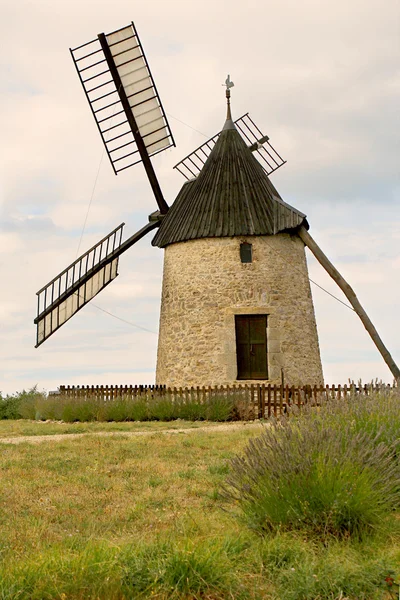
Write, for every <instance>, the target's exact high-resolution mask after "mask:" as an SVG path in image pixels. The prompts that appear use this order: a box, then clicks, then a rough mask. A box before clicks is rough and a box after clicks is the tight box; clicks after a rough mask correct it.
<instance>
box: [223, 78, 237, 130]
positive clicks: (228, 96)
mask: <svg viewBox="0 0 400 600" xmlns="http://www.w3.org/2000/svg"><path fill="white" fill-rule="evenodd" d="M222 85H225V86H226V102H227V113H226V120H227V121H232V115H231V87H233V86H234V85H235V84H234V83H233V81H231V76H230V75H229V74H228V77H227V78H226V79H225V83H223V84H222Z"/></svg>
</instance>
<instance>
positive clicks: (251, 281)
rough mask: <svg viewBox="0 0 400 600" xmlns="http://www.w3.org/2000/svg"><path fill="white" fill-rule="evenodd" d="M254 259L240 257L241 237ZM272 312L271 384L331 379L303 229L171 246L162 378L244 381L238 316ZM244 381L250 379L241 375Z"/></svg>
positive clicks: (170, 381)
mask: <svg viewBox="0 0 400 600" xmlns="http://www.w3.org/2000/svg"><path fill="white" fill-rule="evenodd" d="M242 242H248V243H251V244H252V245H253V262H251V263H242V262H241V261H240V254H239V249H240V244H241V243H242ZM240 314H248V315H251V314H266V315H268V321H267V322H268V329H267V344H268V363H269V364H268V373H269V377H270V379H268V383H280V381H281V369H282V368H283V371H284V378H285V383H288V384H289V385H296V384H302V383H310V384H314V383H317V384H320V383H323V375H322V366H321V358H320V352H319V344H318V334H317V328H316V323H315V315H314V307H313V303H312V298H311V290H310V284H309V280H308V272H307V264H306V258H305V252H304V244H303V242H302V241H301V240H300V238H299V237H298V236H291V235H289V234H282V233H280V234H278V235H274V236H248V237H243V238H242V237H235V238H207V239H199V240H191V241H188V242H181V243H177V244H172V245H170V246H167V247H166V249H165V256H164V277H163V290H162V303H161V315H160V332H159V341H158V356H157V375H156V382H157V384H165V385H167V386H177V387H180V386H192V385H193V386H197V385H199V386H203V385H227V384H233V383H236V382H237V380H236V377H237V363H236V341H235V315H240ZM241 383H243V381H241Z"/></svg>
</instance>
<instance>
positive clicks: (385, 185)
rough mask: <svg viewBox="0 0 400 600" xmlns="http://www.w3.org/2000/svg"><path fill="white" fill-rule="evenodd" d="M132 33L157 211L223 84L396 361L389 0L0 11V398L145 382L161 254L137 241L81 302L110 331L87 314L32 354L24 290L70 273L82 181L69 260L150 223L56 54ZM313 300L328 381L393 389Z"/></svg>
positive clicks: (357, 330)
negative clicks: (142, 59) (147, 86)
mask: <svg viewBox="0 0 400 600" xmlns="http://www.w3.org/2000/svg"><path fill="white" fill-rule="evenodd" d="M132 20H133V21H134V22H135V25H136V27H137V29H138V32H139V35H140V37H141V41H142V44H143V46H144V49H145V52H146V54H147V58H148V60H149V63H150V66H151V69H152V72H153V75H154V78H155V80H156V83H157V87H158V91H159V93H160V96H161V98H162V101H163V104H164V108H165V110H166V112H167V113H168V115H169V120H170V125H171V128H172V130H173V133H174V136H175V140H176V144H177V148H174V149H171V150H168V151H166V152H164V153H162V154H160V155H158V156H157V157H155V159H154V160H153V162H154V166H155V169H156V172H157V174H158V177H159V180H160V183H161V186H162V189H163V191H164V195H165V197H166V199H167V201H168V202H169V203H172V201H173V200H174V198H175V196H176V194H177V192H178V191H179V189H180V187H181V185H182V183H183V179H182V177H181V175H180V174H179V173H177V172H176V171H173V170H172V167H173V165H174V164H175V163H176V162H178V161H179V160H180V159H181V158H183V157H184V156H186V154H188V153H189V152H190V151H191V150H193V149H194V148H196V147H197V146H199V145H200V144H201V143H202V142H203V141H205V139H206V137H205V136H207V137H211V136H212V135H214V134H215V133H217V132H218V131H219V130H220V129H221V127H222V125H223V122H224V118H225V99H224V88H223V87H222V86H221V84H222V83H223V81H224V80H225V78H226V75H227V73H230V75H231V78H232V80H233V81H234V82H235V87H234V88H233V90H232V110H233V114H234V118H237V117H239V116H240V115H242V114H243V113H245V112H249V113H250V115H251V117H252V118H253V119H254V120H255V121H256V123H257V124H258V126H259V127H260V129H262V131H263V132H264V133H266V134H268V135H269V136H270V139H271V142H272V144H273V145H274V146H275V147H276V148H277V150H278V152H279V153H280V154H281V155H283V157H284V158H285V159H286V160H287V161H288V162H287V164H286V165H284V166H283V167H282V168H281V169H280V170H279V171H278V172H276V173H275V174H273V175H272V177H271V179H272V181H273V183H274V185H275V186H276V187H277V188H278V190H279V192H280V194H281V196H282V197H283V199H284V200H286V201H287V202H289V203H290V204H292V205H294V206H295V207H296V208H298V209H299V210H301V211H302V212H304V213H306V214H307V217H308V220H309V223H310V226H311V229H310V233H311V234H312V235H313V237H314V238H315V239H316V241H317V242H318V243H319V245H320V246H321V248H322V249H323V250H324V251H325V253H326V254H327V255H328V256H329V258H330V259H331V260H332V262H333V263H334V264H335V266H336V267H337V268H338V269H339V270H340V271H341V272H342V274H343V276H344V277H345V278H346V279H347V281H348V282H349V283H350V284H351V285H352V287H353V289H354V290H355V292H356V294H357V295H358V297H359V300H360V301H361V303H362V304H363V306H364V308H365V309H366V311H367V313H368V314H369V316H370V318H371V319H372V321H373V323H374V324H375V326H376V328H377V329H378V331H379V333H380V335H381V337H382V338H383V340H384V342H385V343H386V345H387V346H388V348H389V350H390V351H391V353H392V355H393V357H394V358H395V360H397V363H398V364H399V363H400V320H399V312H400V310H399V309H400V301H399V297H400V181H399V156H400V152H399V140H400V134H399V131H400V127H399V126H400V110H399V106H400V41H399V40H400V5H399V2H398V0H383V1H382V0H353V1H352V2H348V0H335V2H333V1H329V2H327V1H325V2H324V1H322V0H318V1H317V0H314V1H313V0H300V1H299V0H280V2H276V1H274V2H272V1H265V0H247V1H246V2H239V1H230V2H226V1H222V0H202V1H201V2H191V1H190V0H186V1H185V2H184V1H182V0H179V1H178V0H169V1H168V2H165V1H161V0H154V1H152V2H140V3H139V2H135V1H132V0H129V1H128V0H114V2H110V3H105V2H103V3H99V2H97V1H96V2H95V1H94V0H79V1H78V0H69V1H68V2H63V3H61V2H54V0H51V1H50V0H35V2H33V1H28V0H19V1H18V2H11V0H3V3H2V19H1V22H0V31H1V39H2V47H3V52H2V54H1V58H0V69H1V77H0V86H1V95H0V103H1V107H0V125H1V129H0V131H1V160H0V184H1V190H0V191H1V197H0V201H1V210H0V277H1V279H0V281H1V294H0V390H1V391H2V392H3V393H4V392H8V393H11V392H14V391H16V390H21V389H22V388H24V387H25V388H27V387H30V386H32V385H34V384H38V385H39V388H44V389H46V390H50V389H56V388H57V386H58V385H60V384H70V385H72V384H75V385H83V384H85V385H86V384H125V383H127V384H131V383H132V384H137V383H149V384H150V383H153V382H154V374H155V364H156V348H157V331H158V319H159V305H160V294H161V279H162V260H163V251H162V250H160V249H158V248H152V247H151V245H150V242H151V237H152V236H151V235H149V236H148V237H147V238H145V239H144V240H142V241H141V242H140V243H139V244H137V245H136V246H135V247H134V248H132V249H131V250H130V251H128V252H127V253H126V254H124V255H123V256H122V258H121V260H120V269H119V271H120V275H119V277H118V278H117V279H116V280H115V281H114V282H113V283H112V284H111V285H110V286H108V287H107V289H105V290H104V291H103V292H102V293H100V294H99V295H98V296H97V297H96V298H95V300H94V304H95V305H97V306H98V307H100V308H102V309H103V310H105V311H108V312H111V313H113V314H114V315H116V316H117V317H119V318H120V319H123V321H121V320H118V319H116V318H114V317H111V316H110V315H109V314H107V313H105V312H102V311H101V310H99V308H97V307H96V306H94V305H92V304H89V305H88V306H86V307H85V308H84V309H83V310H82V311H80V312H79V313H78V314H77V315H75V316H74V317H73V318H72V319H71V320H70V321H69V322H68V323H67V324H66V325H64V326H63V327H62V328H61V329H60V330H59V331H58V332H56V334H55V335H54V336H52V337H51V338H50V339H49V340H48V341H47V342H45V344H44V345H43V346H41V347H40V348H39V349H35V348H34V344H35V327H34V325H33V319H34V317H35V316H36V295H35V294H36V291H37V290H38V289H39V288H41V287H42V286H43V285H44V284H46V283H47V282H48V281H49V280H50V279H52V278H53V277H54V276H55V275H56V274H57V273H58V272H60V271H61V270H62V269H64V268H65V267H66V266H68V264H69V263H71V262H72V261H73V260H75V258H76V255H77V251H78V244H79V239H80V236H81V232H82V227H83V224H84V221H85V216H86V212H87V209H88V204H89V201H90V197H91V193H92V190H93V188H94V184H95V180H96V175H97V173H99V175H98V179H97V184H96V186H95V191H94V197H93V201H92V205H91V209H90V212H89V215H88V220H87V226H86V229H85V232H84V235H83V240H82V244H81V248H80V253H82V252H83V251H85V250H86V249H88V248H89V247H90V246H91V245H93V244H94V243H95V242H96V241H97V240H98V239H100V238H101V237H103V236H104V235H106V234H107V233H108V232H109V231H110V230H111V229H113V228H114V227H116V226H117V225H119V224H120V223H121V222H122V221H124V222H125V223H126V227H125V236H128V235H131V234H132V233H133V232H134V231H136V230H137V229H139V228H140V227H142V226H143V225H144V224H145V223H146V222H147V215H148V214H149V213H150V212H152V211H153V210H155V209H156V205H155V201H154V199H153V196H152V192H151V189H150V186H149V184H148V182H147V179H146V176H145V174H144V170H143V168H142V166H141V165H137V166H136V167H133V168H131V169H128V170H127V171H124V172H123V173H121V174H120V175H118V177H116V176H115V175H114V174H113V172H112V168H111V166H110V164H109V162H108V158H107V156H105V155H104V154H103V146H102V142H101V140H100V137H99V135H98V132H97V128H96V125H95V123H94V120H93V118H92V116H91V114H90V110H89V107H88V105H87V101H86V99H85V96H84V94H83V91H82V89H81V86H80V83H79V81H78V78H77V75H76V72H75V68H74V65H73V63H72V60H71V57H70V54H69V47H75V46H78V45H80V44H82V43H85V42H87V41H90V40H91V39H94V38H95V37H96V35H97V34H98V33H99V32H105V33H108V32H111V31H113V30H115V29H117V28H120V27H123V26H125V25H128V24H129V23H130V21H132ZM308 263H309V271H310V277H311V279H313V280H314V281H316V282H317V283H319V284H320V285H322V286H323V287H325V288H326V289H328V290H329V291H330V292H331V293H333V294H335V295H337V296H338V297H340V298H343V296H342V295H341V292H340V290H339V289H338V288H337V287H336V285H335V283H334V282H333V281H332V280H330V279H329V277H328V276H327V275H326V274H325V272H324V271H323V270H322V268H321V267H320V266H319V265H318V264H317V263H316V262H315V260H314V259H313V258H312V257H311V256H310V255H309V254H308ZM312 291H313V297H314V304H315V310H316V316H317V324H318V331H319V339H320V345H321V354H322V362H323V368H324V375H325V380H326V383H346V381H347V380H348V379H349V378H351V379H354V380H358V379H360V378H361V379H362V380H363V381H370V380H371V379H374V378H379V379H383V380H384V381H387V382H390V381H391V380H392V377H391V374H390V371H389V370H388V368H387V367H386V365H385V363H384V362H383V360H382V359H381V357H380V355H379V354H378V351H377V350H376V349H375V346H374V345H373V343H372V341H371V340H370V338H369V336H368V334H367V333H366V331H365V329H364V327H363V325H362V324H361V322H360V321H359V319H358V317H357V316H356V315H355V314H354V313H353V312H352V311H350V310H349V309H348V308H346V307H344V306H343V305H341V304H339V303H338V302H337V301H335V300H334V299H332V298H331V297H330V296H328V295H327V294H325V293H324V292H322V291H321V290H320V289H319V288H316V287H315V286H312ZM125 321H128V322H129V324H128V323H126V322H125ZM134 325H139V326H140V327H143V328H145V329H146V330H149V331H143V330H142V329H139V328H137V327H135V326H134Z"/></svg>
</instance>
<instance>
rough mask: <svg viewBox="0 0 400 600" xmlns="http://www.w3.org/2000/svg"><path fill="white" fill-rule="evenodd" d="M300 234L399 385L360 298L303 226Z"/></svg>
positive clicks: (399, 372)
mask: <svg viewBox="0 0 400 600" xmlns="http://www.w3.org/2000/svg"><path fill="white" fill-rule="evenodd" d="M298 234H299V237H300V238H301V239H302V240H303V242H304V244H305V245H306V246H307V248H309V249H310V250H311V252H312V253H313V254H314V256H315V258H316V259H317V261H318V262H319V263H320V264H321V265H322V266H323V267H324V269H325V270H326V271H327V273H328V274H329V275H330V276H331V277H332V279H333V280H334V281H336V283H337V284H338V286H339V287H340V289H341V290H342V292H343V293H344V295H345V296H346V298H347V300H348V301H349V302H350V304H351V306H352V307H353V308H354V310H355V312H356V313H357V315H358V316H359V317H360V319H361V321H362V324H363V325H364V327H365V329H366V330H367V331H368V333H369V335H370V336H371V338H372V341H373V342H374V344H375V346H376V347H377V348H378V350H379V352H380V353H381V355H382V358H383V360H384V361H385V363H386V364H387V366H388V367H389V369H390V371H391V373H392V375H393V377H394V378H395V380H396V381H397V382H398V383H400V369H399V367H398V366H397V365H396V363H395V362H394V360H393V358H392V356H391V354H390V352H389V350H388V349H387V348H386V346H385V344H384V343H383V342H382V340H381V338H380V337H379V335H378V332H377V331H376V329H375V327H374V326H373V324H372V322H371V320H370V319H369V317H368V315H367V313H366V312H365V310H364V309H363V307H362V306H361V304H360V302H359V301H358V298H357V296H356V295H355V293H354V291H353V290H352V288H351V287H350V286H349V284H348V283H347V281H346V280H345V279H343V277H342V276H341V274H340V273H339V271H338V270H337V269H336V268H335V267H334V266H333V264H332V263H331V262H330V260H329V259H328V258H327V257H326V256H325V254H324V253H323V252H322V250H321V248H320V247H319V246H318V244H317V243H316V242H315V241H314V240H313V238H312V237H311V235H310V234H309V233H308V231H307V229H306V228H305V227H303V226H302V227H300V229H299V232H298Z"/></svg>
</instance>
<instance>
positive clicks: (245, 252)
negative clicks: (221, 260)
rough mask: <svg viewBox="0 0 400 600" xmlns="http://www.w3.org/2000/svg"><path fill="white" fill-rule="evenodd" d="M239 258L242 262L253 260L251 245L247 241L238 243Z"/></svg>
mask: <svg viewBox="0 0 400 600" xmlns="http://www.w3.org/2000/svg"><path fill="white" fill-rule="evenodd" d="M240 260H241V261H242V263H251V262H253V246H252V244H248V243H247V242H243V244H240Z"/></svg>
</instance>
